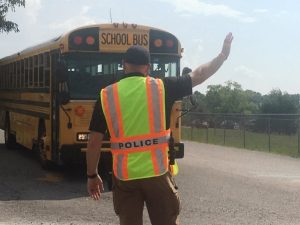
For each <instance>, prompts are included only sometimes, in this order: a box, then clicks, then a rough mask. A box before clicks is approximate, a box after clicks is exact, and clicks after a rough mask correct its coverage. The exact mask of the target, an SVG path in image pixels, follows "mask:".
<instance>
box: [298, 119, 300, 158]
mask: <svg viewBox="0 0 300 225" xmlns="http://www.w3.org/2000/svg"><path fill="white" fill-rule="evenodd" d="M298 154H300V116H298Z"/></svg>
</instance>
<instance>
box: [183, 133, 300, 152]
mask: <svg viewBox="0 0 300 225" xmlns="http://www.w3.org/2000/svg"><path fill="white" fill-rule="evenodd" d="M182 139H183V140H192V141H197V142H201V143H209V144H215V145H224V146H232V147H237V148H246V149H250V150H257V151H266V152H272V153H277V154H283V155H289V156H292V157H300V154H299V153H298V134H295V135H290V136H289V135H279V134H271V135H270V136H269V135H268V134H267V133H255V132H251V131H245V132H244V131H243V130H230V129H226V130H224V129H214V128H209V129H205V128H193V129H192V128H189V127H182Z"/></svg>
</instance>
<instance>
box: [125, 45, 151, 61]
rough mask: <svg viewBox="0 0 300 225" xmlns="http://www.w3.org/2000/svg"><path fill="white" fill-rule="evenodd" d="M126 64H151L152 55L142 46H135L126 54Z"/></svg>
mask: <svg viewBox="0 0 300 225" xmlns="http://www.w3.org/2000/svg"><path fill="white" fill-rule="evenodd" d="M124 62H126V63H130V64H134V65H147V64H149V63H150V53H149V51H148V50H147V49H146V48H144V47H142V46H139V45H133V46H131V47H129V48H128V49H127V51H126V52H125V57H124Z"/></svg>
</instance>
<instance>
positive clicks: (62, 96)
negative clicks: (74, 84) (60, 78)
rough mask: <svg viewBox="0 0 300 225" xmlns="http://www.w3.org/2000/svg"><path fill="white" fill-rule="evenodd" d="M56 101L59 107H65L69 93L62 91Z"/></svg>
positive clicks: (68, 99)
mask: <svg viewBox="0 0 300 225" xmlns="http://www.w3.org/2000/svg"><path fill="white" fill-rule="evenodd" d="M58 101H59V104H61V105H66V104H68V103H69V101H70V93H69V92H67V91H62V92H60V93H59V95H58Z"/></svg>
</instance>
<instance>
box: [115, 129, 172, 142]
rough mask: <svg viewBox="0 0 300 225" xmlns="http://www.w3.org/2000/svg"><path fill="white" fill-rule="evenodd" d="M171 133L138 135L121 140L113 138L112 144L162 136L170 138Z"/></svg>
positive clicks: (168, 131) (166, 131) (167, 131)
mask: <svg viewBox="0 0 300 225" xmlns="http://www.w3.org/2000/svg"><path fill="white" fill-rule="evenodd" d="M170 133H171V131H170V129H168V130H165V131H162V132H159V133H153V134H145V135H136V136H131V137H121V138H113V137H111V139H110V140H111V142H126V141H134V140H139V139H148V138H158V137H161V136H168V135H170Z"/></svg>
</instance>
